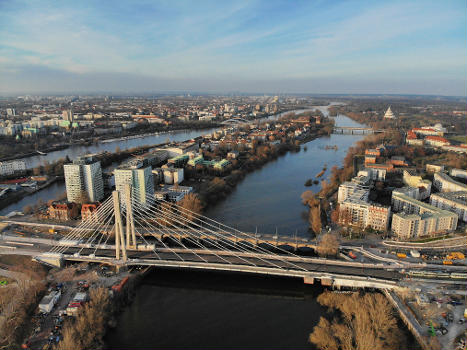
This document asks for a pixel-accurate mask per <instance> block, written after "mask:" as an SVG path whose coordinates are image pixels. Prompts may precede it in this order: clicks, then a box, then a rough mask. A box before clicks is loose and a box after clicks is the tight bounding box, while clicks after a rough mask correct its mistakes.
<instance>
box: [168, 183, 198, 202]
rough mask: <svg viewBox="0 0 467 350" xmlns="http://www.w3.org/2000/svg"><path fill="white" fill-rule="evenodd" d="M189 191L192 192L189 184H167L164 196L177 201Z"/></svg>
mask: <svg viewBox="0 0 467 350" xmlns="http://www.w3.org/2000/svg"><path fill="white" fill-rule="evenodd" d="M191 192H193V187H190V186H169V187H167V192H166V196H167V199H168V200H169V201H172V202H179V201H181V200H182V199H183V198H185V196H186V195H187V194H188V193H191Z"/></svg>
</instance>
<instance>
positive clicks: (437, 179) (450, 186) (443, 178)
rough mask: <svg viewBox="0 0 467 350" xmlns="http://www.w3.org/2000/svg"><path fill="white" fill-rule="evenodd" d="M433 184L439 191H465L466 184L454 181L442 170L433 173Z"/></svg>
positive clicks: (466, 188) (466, 189)
mask: <svg viewBox="0 0 467 350" xmlns="http://www.w3.org/2000/svg"><path fill="white" fill-rule="evenodd" d="M433 186H435V187H436V188H437V189H438V191H440V192H457V191H467V185H466V184H463V183H461V182H459V181H456V180H454V179H452V178H451V177H449V176H448V175H446V174H444V173H442V172H439V173H435V175H434V179H433Z"/></svg>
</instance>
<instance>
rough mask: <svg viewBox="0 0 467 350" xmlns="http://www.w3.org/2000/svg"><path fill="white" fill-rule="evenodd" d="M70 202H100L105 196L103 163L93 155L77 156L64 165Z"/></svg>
mask: <svg viewBox="0 0 467 350" xmlns="http://www.w3.org/2000/svg"><path fill="white" fill-rule="evenodd" d="M63 170H64V173H65V186H66V194H67V199H68V202H76V203H83V202H99V201H100V200H102V198H104V181H103V178H102V169H101V163H100V162H99V161H96V160H94V159H93V157H92V155H86V156H82V157H79V158H77V159H76V160H74V161H73V163H72V164H65V165H64V166H63Z"/></svg>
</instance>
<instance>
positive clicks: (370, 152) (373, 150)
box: [365, 148, 381, 157]
mask: <svg viewBox="0 0 467 350" xmlns="http://www.w3.org/2000/svg"><path fill="white" fill-rule="evenodd" d="M365 154H366V155H370V156H376V157H379V156H381V151H380V150H379V149H377V148H367V149H366V150H365Z"/></svg>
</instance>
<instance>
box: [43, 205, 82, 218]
mask: <svg viewBox="0 0 467 350" xmlns="http://www.w3.org/2000/svg"><path fill="white" fill-rule="evenodd" d="M47 212H48V214H49V218H50V219H53V220H58V221H68V220H72V219H75V218H76V217H77V216H78V206H77V205H76V204H75V203H52V204H51V205H49V208H48V211H47Z"/></svg>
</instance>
